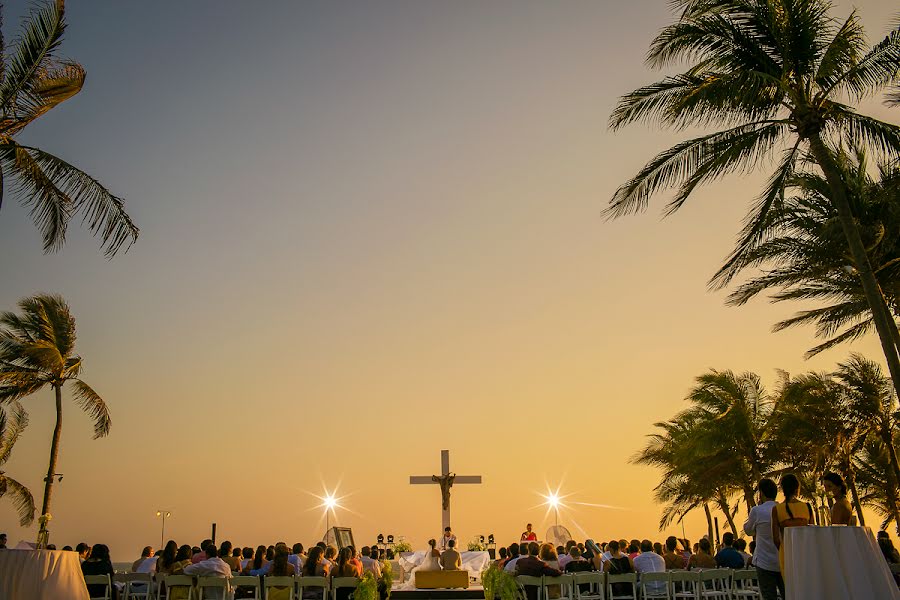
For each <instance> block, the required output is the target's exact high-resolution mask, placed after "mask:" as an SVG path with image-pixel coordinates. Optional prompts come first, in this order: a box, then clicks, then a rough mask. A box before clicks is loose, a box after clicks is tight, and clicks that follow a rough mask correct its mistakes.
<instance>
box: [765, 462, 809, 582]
mask: <svg viewBox="0 0 900 600" xmlns="http://www.w3.org/2000/svg"><path fill="white" fill-rule="evenodd" d="M781 493H782V494H784V502H779V503H778V504H776V505H775V506H773V507H772V540H773V541H774V542H775V547H776V548H778V560H779V561H780V562H781V572H782V573H784V544H783V543H782V541H783V539H784V530H785V529H787V528H788V527H805V526H807V525H809V524H810V523H812V522H813V519H814V517H813V510H812V506H810V504H809V502H804V501H802V500H799V499H798V495H799V494H800V480H799V479H797V476H796V475H794V474H793V473H787V474H786V475H783V476H782V477H781Z"/></svg>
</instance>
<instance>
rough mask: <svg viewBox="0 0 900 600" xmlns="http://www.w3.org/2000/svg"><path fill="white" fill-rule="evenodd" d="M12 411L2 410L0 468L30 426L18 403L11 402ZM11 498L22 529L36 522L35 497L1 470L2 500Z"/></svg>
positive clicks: (0, 422)
mask: <svg viewBox="0 0 900 600" xmlns="http://www.w3.org/2000/svg"><path fill="white" fill-rule="evenodd" d="M10 404H11V407H10V408H11V411H10V414H9V415H7V414H6V411H5V410H3V409H2V408H0V468H2V467H3V465H4V464H5V463H6V461H8V460H9V457H10V454H11V453H12V448H13V446H14V445H15V443H16V440H18V439H19V436H20V435H21V434H22V431H24V430H25V427H26V426H27V425H28V414H27V413H26V412H25V409H24V408H22V405H21V404H19V403H18V402H11V403H10ZM3 497H7V498H9V499H10V500H11V501H12V503H13V506H14V507H15V509H16V513H18V515H19V524H20V525H21V526H22V527H27V526H28V525H31V523H32V522H33V521H34V510H35V509H34V497H32V495H31V492H29V491H28V488H26V487H25V486H24V485H22V484H21V483H19V482H18V481H16V480H15V479H13V478H12V477H10V476H9V475H7V474H6V473H4V472H3V471H2V470H0V498H3Z"/></svg>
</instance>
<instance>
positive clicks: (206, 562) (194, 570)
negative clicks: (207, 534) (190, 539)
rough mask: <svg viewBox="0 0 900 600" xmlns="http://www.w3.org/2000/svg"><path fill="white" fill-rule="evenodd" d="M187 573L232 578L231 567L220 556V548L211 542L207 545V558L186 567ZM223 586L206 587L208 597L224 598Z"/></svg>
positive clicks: (219, 599) (221, 599)
mask: <svg viewBox="0 0 900 600" xmlns="http://www.w3.org/2000/svg"><path fill="white" fill-rule="evenodd" d="M184 574H185V575H197V576H198V577H224V578H226V579H231V567H229V566H228V563H226V562H225V561H224V560H222V559H221V558H219V556H218V549H217V548H216V547H215V545H213V544H210V545H209V546H207V547H206V558H205V559H203V560H201V561H200V562H198V563H195V564H193V565H188V566H186V567H185V568H184ZM223 592H224V589H222V588H206V597H207V598H215V599H216V600H223V596H222V593H223Z"/></svg>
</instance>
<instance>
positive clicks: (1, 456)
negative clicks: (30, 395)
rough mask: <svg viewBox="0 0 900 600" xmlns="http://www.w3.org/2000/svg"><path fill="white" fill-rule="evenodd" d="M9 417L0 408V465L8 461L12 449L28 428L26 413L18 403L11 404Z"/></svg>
mask: <svg viewBox="0 0 900 600" xmlns="http://www.w3.org/2000/svg"><path fill="white" fill-rule="evenodd" d="M10 404H11V410H10V415H9V416H7V414H6V411H5V410H4V409H2V408H0V465H2V464H3V463H5V462H7V461H8V460H9V456H10V454H11V453H12V448H13V446H14V445H15V444H16V441H17V440H18V439H19V436H20V435H22V432H23V431H25V428H26V427H28V413H27V412H25V408H24V407H23V406H22V405H21V404H19V403H18V402H11V403H10Z"/></svg>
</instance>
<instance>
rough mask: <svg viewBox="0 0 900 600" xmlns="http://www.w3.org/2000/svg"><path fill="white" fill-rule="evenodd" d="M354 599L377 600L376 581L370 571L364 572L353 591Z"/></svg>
mask: <svg viewBox="0 0 900 600" xmlns="http://www.w3.org/2000/svg"><path fill="white" fill-rule="evenodd" d="M353 598H354V600H378V582H377V581H375V576H374V575H372V573H371V572H366V573H365V574H364V575H363V576H362V579H360V580H359V583H358V584H357V585H356V591H354V592H353Z"/></svg>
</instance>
